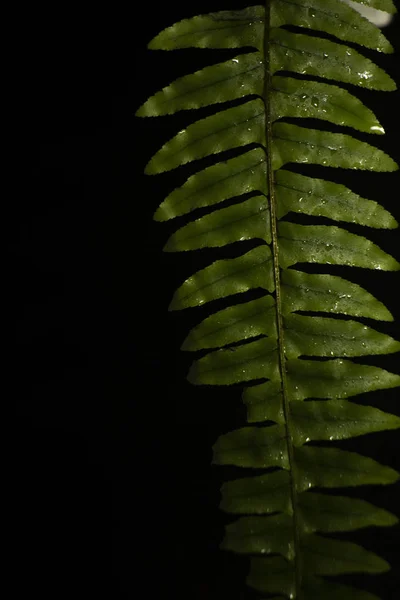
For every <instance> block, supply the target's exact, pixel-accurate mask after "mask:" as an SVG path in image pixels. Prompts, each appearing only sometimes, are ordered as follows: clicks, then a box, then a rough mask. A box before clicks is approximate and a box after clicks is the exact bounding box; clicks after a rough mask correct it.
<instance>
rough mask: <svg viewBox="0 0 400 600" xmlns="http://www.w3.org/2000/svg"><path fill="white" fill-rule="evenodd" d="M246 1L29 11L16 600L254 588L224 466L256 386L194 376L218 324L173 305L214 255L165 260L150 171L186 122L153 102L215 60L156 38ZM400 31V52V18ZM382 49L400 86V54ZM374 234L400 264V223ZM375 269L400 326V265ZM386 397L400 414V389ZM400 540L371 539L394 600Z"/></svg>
mask: <svg viewBox="0 0 400 600" xmlns="http://www.w3.org/2000/svg"><path fill="white" fill-rule="evenodd" d="M239 6H240V4H238V2H237V0H235V2H234V3H233V4H232V3H229V2H227V1H226V0H222V1H221V2H219V3H217V4H215V3H212V2H210V1H207V2H206V3H204V2H203V3H202V4H201V5H199V6H198V7H196V6H195V5H192V6H191V7H187V8H186V9H185V8H182V6H181V5H180V3H177V2H175V3H172V6H169V5H168V4H156V5H154V4H150V3H148V4H146V5H141V6H140V7H135V8H133V7H132V6H131V5H128V4H126V5H125V4H122V3H121V4H119V5H117V6H115V5H112V7H110V5H108V4H107V5H104V7H101V6H99V5H93V6H92V7H91V8H90V9H89V8H84V9H82V6H81V5H80V4H74V3H72V4H68V5H66V6H65V7H64V8H60V7H59V6H58V5H52V6H51V7H50V6H47V7H42V8H40V7H39V8H38V7H37V6H35V7H34V8H32V9H25V8H24V12H23V18H21V15H19V16H18V21H17V23H18V26H17V27H16V34H15V47H16V49H17V50H16V53H17V55H19V56H20V61H19V63H18V65H19V66H18V68H17V69H16V72H15V75H16V77H15V79H16V85H15V87H14V88H13V90H12V91H13V94H12V98H13V104H14V106H13V108H14V109H15V115H16V116H15V118H14V120H12V122H11V124H12V126H13V128H14V139H16V141H17V145H18V159H17V163H18V164H17V174H16V176H15V177H14V179H13V187H12V189H11V192H10V191H9V192H8V193H7V196H6V197H5V198H4V206H5V207H6V206H7V207H8V208H7V218H6V219H5V225H6V227H5V233H6V236H7V239H8V249H9V253H8V260H7V266H6V277H5V281H6V284H5V289H6V292H7V293H6V296H7V301H8V303H7V313H6V317H7V324H9V325H10V331H11V335H10V344H9V345H8V346H7V348H8V352H7V363H6V370H5V389H8V391H7V392H6V395H5V399H4V402H5V404H6V405H7V406H8V405H11V406H12V409H13V416H12V418H11V420H10V421H5V423H6V426H5V429H6V431H5V433H6V435H7V439H8V438H9V442H8V443H7V454H6V457H5V458H6V460H5V463H6V466H7V467H10V479H9V481H10V483H9V485H8V484H7V486H6V490H7V496H8V498H9V501H10V508H9V510H8V509H7V511H8V512H7V513H6V521H7V523H8V524H10V525H11V531H12V534H11V536H10V543H9V545H8V546H7V554H8V555H9V557H10V569H11V570H10V571H9V572H10V573H11V578H12V584H13V588H12V589H13V595H12V597H13V598H14V597H15V598H17V597H18V598H19V597H22V596H23V594H26V593H27V592H29V593H31V594H33V595H38V596H40V597H41V598H42V599H43V600H47V599H50V598H52V599H57V600H58V599H64V598H67V597H68V598H70V597H73V598H76V597H86V598H95V597H99V596H100V595H101V596H102V597H109V598H113V600H114V599H115V600H119V599H121V600H122V599H126V600H127V599H131V598H134V597H136V596H138V597H140V596H144V597H154V598H156V597H157V598H161V597H165V596H169V595H171V597H177V596H182V597H187V598H190V599H194V598H196V599H197V598H199V599H200V598H201V599H203V598H204V599H206V598H210V599H211V598H228V597H230V598H232V600H234V599H236V598H244V597H245V596H244V590H245V587H244V584H243V582H244V575H245V569H246V565H245V561H242V560H237V559H236V558H235V557H234V556H230V555H229V554H225V553H220V552H219V551H218V544H219V541H220V539H221V536H222V528H223V524H224V522H225V520H226V519H225V518H224V517H223V516H222V515H221V513H220V512H219V510H218V508H217V506H218V501H219V494H218V488H219V485H220V482H221V480H222V475H221V472H220V470H219V469H216V468H211V467H210V460H211V446H212V444H213V443H214V441H215V439H216V437H217V436H218V435H219V434H220V433H222V432H224V431H226V430H228V429H229V428H231V427H234V426H236V425H238V424H239V423H240V422H241V418H242V409H241V405H240V394H239V392H238V390H234V391H233V392H232V394H231V393H229V394H227V393H226V392H221V391H220V390H211V391H208V390H206V391H204V390H202V389H196V388H193V387H191V386H190V385H189V384H187V383H186V381H185V376H186V372H187V369H188V366H189V364H190V362H189V359H188V358H187V357H186V356H185V355H184V354H182V353H181V352H180V350H179V346H180V344H181V343H182V340H183V339H184V337H185V335H186V333H187V330H188V327H189V326H193V325H194V324H195V323H196V322H198V320H199V317H198V316H196V315H192V314H191V313H190V314H189V315H181V314H175V313H172V314H171V313H170V314H168V312H167V306H168V303H169V301H170V298H171V295H172V293H173V291H174V289H176V287H177V286H178V285H179V284H180V283H181V281H182V280H183V279H184V278H185V277H187V276H188V275H189V274H191V272H193V270H194V265H195V264H196V263H195V262H194V263H193V264H192V260H194V259H193V258H192V257H191V256H187V255H185V256H183V257H179V256H176V255H165V254H162V247H163V245H164V243H165V241H166V239H167V237H168V234H169V233H170V232H171V231H173V226H169V225H168V224H167V225H162V224H158V223H154V222H153V221H152V214H153V212H154V210H155V208H156V207H157V206H158V204H159V203H160V202H161V201H162V199H163V197H164V196H165V195H166V194H165V190H168V191H170V190H171V189H173V187H174V177H175V176H174V175H173V176H171V177H169V176H161V177H160V178H150V177H149V178H147V177H144V176H143V174H142V173H143V169H144V166H145V164H146V162H147V161H148V160H149V158H150V157H151V155H152V154H153V153H154V152H155V151H156V150H157V149H158V147H159V146H160V145H161V144H162V143H163V141H165V140H166V139H167V138H168V137H170V136H171V135H173V133H174V132H175V131H176V130H177V129H178V128H180V125H179V124H180V120H179V119H181V117H179V118H178V119H177V121H176V122H174V120H173V119H172V120H171V123H169V121H168V120H165V119H162V120H161V121H160V122H159V121H156V120H154V121H153V120H148V119H147V120H139V119H135V118H134V112H135V110H136V109H137V108H138V107H139V106H140V104H141V103H142V102H143V101H144V100H145V99H146V98H147V97H148V96H149V95H150V94H152V93H154V92H155V91H156V90H157V89H159V88H160V87H162V86H163V85H166V84H167V83H169V81H171V80H172V79H174V78H175V77H176V76H178V75H181V74H184V73H185V72H190V71H193V70H195V68H200V66H203V65H206V64H207V58H204V56H205V55H203V56H201V57H199V54H198V53H196V52H190V51H188V54H187V57H186V58H185V57H184V53H178V54H179V56H175V55H174V54H169V53H152V52H150V51H147V50H146V43H147V42H148V41H149V40H150V39H151V38H152V37H153V36H154V35H155V34H156V33H157V32H158V31H160V30H161V29H162V28H164V27H165V26H167V25H169V24H172V23H173V22H175V21H177V20H179V19H181V18H183V17H185V16H191V15H193V14H197V13H200V12H208V11H211V10H219V9H224V8H225V9H227V8H231V7H233V8H235V7H239ZM241 6H243V4H242V5H241ZM387 33H388V35H389V37H390V39H391V40H392V41H393V42H394V43H395V44H397V49H398V51H400V46H399V38H400V28H399V22H398V21H397V24H394V25H393V26H391V27H390V28H389V29H387ZM377 60H380V63H381V64H383V65H385V67H386V68H387V70H388V71H389V72H390V73H391V74H392V76H393V77H394V78H395V79H396V80H397V81H398V82H400V68H399V58H398V56H397V59H394V58H393V57H382V56H378V58H377ZM213 61H214V62H216V60H215V56H213ZM396 61H397V62H396ZM14 92H15V93H14ZM14 98H15V100H14ZM368 98H369V99H370V105H371V104H372V105H373V108H374V110H376V112H377V114H378V117H379V118H380V119H381V121H382V123H383V125H384V126H385V128H386V129H387V131H388V135H387V136H386V138H383V139H379V140H378V142H377V143H379V144H381V147H384V148H385V149H386V150H387V151H388V152H389V153H391V155H392V156H393V157H394V158H397V160H400V153H399V148H398V145H397V139H398V137H397V130H396V127H397V128H398V125H399V117H398V111H397V110H396V106H398V103H399V95H398V93H396V94H388V95H384V94H382V95H381V94H378V95H375V94H373V93H371V94H370V95H369V96H368ZM374 103H375V105H374ZM189 120H190V119H187V120H186V121H184V122H185V123H187V122H189ZM167 121H168V122H167ZM375 139H376V138H374V140H373V143H374V142H375ZM381 177H382V179H381V180H380V181H384V182H385V183H384V185H383V188H382V187H380V183H376V182H377V180H376V179H371V180H368V181H370V182H372V183H371V185H372V188H370V190H369V192H370V193H369V196H368V195H367V197H372V198H374V199H376V200H378V201H380V202H382V203H383V204H384V205H385V206H386V207H388V208H390V209H391V210H392V211H393V213H394V214H395V215H396V216H397V218H399V217H400V211H399V207H398V204H396V201H398V189H399V176H398V174H396V175H388V176H386V175H383V176H381ZM359 181H361V180H359ZM176 184H177V183H175V185H176ZM359 185H362V184H361V183H360V184H359ZM368 185H370V184H368ZM374 186H375V187H374ZM366 193H367V192H366ZM8 211H9V214H8ZM374 235H376V236H377V237H375V238H374V239H376V240H377V241H379V242H380V243H381V244H382V245H383V247H384V248H385V249H386V250H387V251H389V252H392V253H394V254H395V256H396V257H397V259H399V258H400V250H399V243H398V233H396V232H391V233H390V234H387V233H383V234H382V233H380V232H376V233H375V234H374ZM368 277H369V278H371V279H370V281H372V284H371V285H372V288H373V289H375V290H376V289H378V291H379V292H380V296H379V297H380V299H382V300H383V301H384V302H385V303H386V304H387V305H388V307H389V308H390V309H391V310H392V311H393V313H394V314H395V316H397V317H398V318H400V310H399V307H398V303H397V300H396V297H397V296H396V293H395V288H394V286H395V285H397V286H398V285H399V279H398V276H396V275H393V274H382V273H378V274H374V273H369V274H368ZM396 277H397V279H396ZM374 286H375V287H374ZM376 286H378V288H376ZM391 327H392V328H391V329H390V332H391V333H392V335H395V332H396V331H397V333H399V329H398V328H397V330H396V329H395V326H391ZM398 337H399V335H398ZM396 360H398V357H397V359H396V358H391V359H390V361H391V362H390V367H391V369H392V370H397V371H398V366H397V362H396ZM6 384H7V385H6ZM397 393H398V392H397ZM380 400H381V404H379V405H380V406H382V407H384V408H386V409H387V410H391V411H392V412H397V414H400V409H399V408H398V405H397V404H396V400H397V394H396V393H391V392H388V393H387V394H385V395H382V396H381V397H380ZM398 439H399V437H398V434H397V433H396V432H394V433H393V432H392V433H390V434H387V435H386V434H379V435H376V436H375V435H374V436H370V437H369V439H368V440H367V441H364V442H363V441H361V442H360V440H357V447H358V444H361V449H362V450H365V452H366V453H367V454H368V453H369V455H370V456H375V457H376V458H378V459H381V460H382V461H383V462H385V463H386V464H390V465H391V466H393V467H394V468H398V469H399V468H400V463H399V457H398V450H397V449H398ZM371 494H372V496H370V497H371V498H373V499H375V500H376V502H377V503H378V504H380V505H381V506H386V507H387V508H389V509H390V510H395V507H396V501H397V500H398V499H399V498H400V494H399V487H398V486H392V487H391V488H387V489H381V490H379V489H378V490H377V491H375V492H371ZM359 495H360V496H362V495H363V491H362V490H361V492H360V494H359ZM399 532H400V531H399V528H398V527H397V528H392V529H391V531H390V532H389V531H385V530H382V531H379V532H373V531H371V532H368V533H367V537H366V538H365V540H364V541H365V542H366V544H367V545H369V546H370V547H371V549H374V550H376V551H378V552H379V553H380V554H382V555H384V556H385V557H386V558H388V560H389V561H390V562H391V563H392V565H393V567H394V569H393V571H392V572H391V573H390V574H388V575H386V576H384V577H383V578H382V581H383V579H384V580H385V582H386V583H385V585H386V588H385V592H384V593H383V594H382V597H383V598H385V599H386V598H394V597H395V590H396V586H398V584H399V578H398V568H399V566H400V565H399V560H398V556H399V555H398V551H399V549H398V541H397V540H398V536H399ZM360 539H361V538H360ZM363 539H364V538H363ZM396 567H397V568H396ZM365 581H367V585H370V589H371V590H374V591H377V590H379V585H380V584H379V578H378V581H375V578H374V580H372V579H371V583H370V584H369V582H370V579H369V578H367V579H365V578H364V580H363V582H364V585H365Z"/></svg>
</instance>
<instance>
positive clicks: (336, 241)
mask: <svg viewBox="0 0 400 600" xmlns="http://www.w3.org/2000/svg"><path fill="white" fill-rule="evenodd" d="M278 231H279V235H280V244H281V245H280V253H279V261H280V266H281V267H282V268H283V269H285V268H287V267H290V266H292V265H295V264H297V263H302V262H308V263H321V264H331V265H347V266H349V267H364V268H366V269H380V270H383V271H398V270H399V269H400V264H399V263H398V262H397V260H395V259H394V258H393V257H392V256H390V255H389V254H386V252H384V251H383V250H381V249H380V248H379V247H378V246H376V245H375V244H373V243H372V242H370V241H369V240H367V239H366V238H364V237H362V236H360V235H355V234H353V233H349V232H348V231H346V230H345V229H341V228H340V227H334V226H330V225H328V226H327V225H313V226H311V225H298V224H297V223H296V224H295V223H279V225H278Z"/></svg>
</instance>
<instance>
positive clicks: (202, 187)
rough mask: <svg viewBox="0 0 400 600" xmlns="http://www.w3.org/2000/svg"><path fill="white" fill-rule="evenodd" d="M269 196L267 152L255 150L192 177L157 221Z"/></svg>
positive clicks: (160, 210)
mask: <svg viewBox="0 0 400 600" xmlns="http://www.w3.org/2000/svg"><path fill="white" fill-rule="evenodd" d="M256 190H257V191H259V192H262V193H263V194H264V195H266V194H267V178H266V162H265V152H264V150H262V149H261V148H254V149H253V150H250V151H249V152H246V153H245V154H241V155H240V156H238V157H236V158H231V159H229V160H227V161H224V162H220V163H217V164H216V165H213V166H211V167H208V168H206V169H203V170H202V171H200V173H197V174H195V175H192V176H191V177H189V179H188V180H187V181H186V182H185V183H184V184H183V185H182V186H181V187H179V188H177V189H176V190H174V191H173V192H172V193H171V194H169V196H167V198H166V199H165V200H164V201H163V202H162V203H161V205H160V206H159V208H158V209H157V210H156V212H155V214H154V219H155V220H156V221H167V220H168V219H173V218H174V217H178V216H180V215H184V214H187V213H189V212H192V211H193V210H195V209H197V208H204V207H206V206H213V205H215V204H219V203H220V202H223V201H224V200H227V199H230V198H234V197H235V196H240V195H241V194H246V193H248V192H253V191H256Z"/></svg>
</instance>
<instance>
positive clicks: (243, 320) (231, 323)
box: [182, 296, 276, 350]
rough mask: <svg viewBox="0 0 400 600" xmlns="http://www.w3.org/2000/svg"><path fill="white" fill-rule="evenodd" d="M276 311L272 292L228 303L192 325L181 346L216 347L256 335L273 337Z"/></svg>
mask: <svg viewBox="0 0 400 600" xmlns="http://www.w3.org/2000/svg"><path fill="white" fill-rule="evenodd" d="M275 313H276V306H275V300H274V299H273V297H272V296H264V297H263V298H258V299H257V300H252V301H251V302H246V303H243V304H238V305H236V306H229V307H228V308H225V309H223V310H220V311H218V312H217V313H215V314H213V315H211V316H210V317H208V318H207V319H205V320H204V321H203V322H202V323H200V324H199V325H197V327H195V328H194V329H192V331H191V332H190V333H189V335H188V337H187V338H186V340H185V341H184V343H183V344H182V350H201V349H203V348H219V347H222V346H227V345H228V344H233V343H234V342H238V341H240V340H246V339H248V338H252V337H257V336H259V335H269V336H273V337H276V322H275Z"/></svg>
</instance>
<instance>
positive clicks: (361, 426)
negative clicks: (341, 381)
mask: <svg viewBox="0 0 400 600" xmlns="http://www.w3.org/2000/svg"><path fill="white" fill-rule="evenodd" d="M290 413H291V417H292V422H293V423H294V427H293V438H292V439H293V443H294V445H295V446H302V445H303V444H304V443H306V442H308V441H310V440H313V441H317V440H344V439H348V438H352V437H356V436H358V435H365V434H366V433H372V432H374V431H385V430H389V429H399V428H400V418H399V417H397V416H395V415H391V414H388V413H385V412H383V411H381V410H379V409H377V408H373V407H371V406H361V405H359V404H353V403H352V402H349V401H348V400H337V399H335V400H309V401H308V402H292V403H291V408H290Z"/></svg>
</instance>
